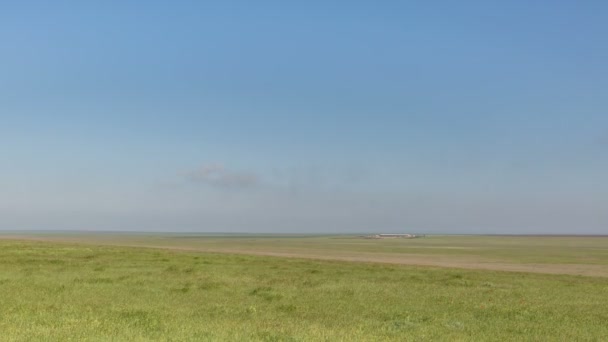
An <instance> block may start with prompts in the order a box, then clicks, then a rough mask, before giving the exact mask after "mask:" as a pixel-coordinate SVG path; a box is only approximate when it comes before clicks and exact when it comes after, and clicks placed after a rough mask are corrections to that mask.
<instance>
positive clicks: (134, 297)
mask: <svg viewBox="0 0 608 342" xmlns="http://www.w3.org/2000/svg"><path fill="white" fill-rule="evenodd" d="M470 238H471V239H472V240H466V239H465V240H463V241H460V242H459V241H456V242H453V243H452V246H449V245H446V246H445V247H453V245H458V246H462V245H463V244H465V245H466V244H467V243H468V244H471V246H473V245H475V246H478V245H484V246H487V245H488V243H490V248H491V247H492V246H491V245H492V241H491V240H492V239H494V244H497V245H499V244H500V243H499V242H496V239H500V238H498V237H494V238H484V237H479V239H482V240H483V239H486V240H485V243H483V241H478V240H476V238H477V237H470ZM55 239H56V240H57V241H54V240H53V241H27V240H3V239H0V334H1V337H0V339H1V340H2V341H32V340H44V341H83V340H93V341H99V340H114V341H126V340H128V341H138V340H139V341H144V340H167V341H205V340H208V341H214V340H231V341H391V340H393V341H404V340H406V341H407V340H412V341H418V340H445V341H455V340H460V341H505V340H531V341H547V340H551V341H574V340H588V341H605V340H607V339H608V324H606V322H608V303H607V301H606V298H608V278H607V277H604V276H602V275H600V276H594V277H591V276H577V275H566V274H562V275H556V274H539V273H517V272H503V271H494V270H474V269H459V268H441V267H423V266H413V265H400V264H387V263H376V262H349V261H343V260H313V259H306V258H298V257H291V258H284V257H277V256H264V255H244V254H231V253H227V252H226V251H228V250H229V249H230V248H236V246H241V247H243V246H244V245H247V246H249V247H248V248H249V250H256V249H263V248H269V246H270V247H272V246H275V247H276V248H277V249H278V250H291V251H293V250H294V249H295V250H297V249H298V248H304V247H302V244H304V245H306V243H307V240H306V239H308V243H310V241H315V240H316V241H317V242H319V241H322V240H324V241H325V243H326V245H323V243H321V244H320V245H318V246H317V250H316V252H315V253H320V252H319V250H321V251H323V250H327V251H328V252H327V253H328V254H330V255H331V252H329V251H331V250H334V251H335V253H338V254H340V253H353V251H356V250H362V253H368V254H373V253H400V252H399V251H397V252H394V251H393V250H398V249H399V248H400V247H399V246H402V245H407V244H414V246H435V247H437V246H438V245H442V244H444V243H446V244H447V240H449V238H445V237H438V238H437V239H436V240H434V241H433V239H432V238H428V239H426V240H425V239H419V240H390V241H389V240H358V239H346V240H344V241H350V242H352V243H354V244H355V246H353V245H352V244H351V245H348V246H350V247H346V246H347V244H346V243H345V244H344V246H343V247H342V250H341V249H340V248H330V247H328V246H330V245H331V244H332V243H335V242H336V241H338V242H339V241H342V240H339V239H333V238H330V237H302V238H291V239H288V238H276V237H257V238H246V237H233V238H226V237H223V238H220V237H210V238H209V241H215V242H216V244H215V245H213V246H214V248H219V249H223V250H224V252H222V253H213V252H208V251H206V252H201V251H197V250H184V249H166V248H163V249H157V248H141V247H126V246H110V245H108V244H110V243H111V242H112V241H113V242H112V243H118V241H122V243H124V244H130V245H136V244H137V243H136V241H139V243H140V244H141V245H146V246H148V245H153V244H154V240H155V239H156V240H161V242H162V243H160V242H158V241H157V245H159V246H165V247H166V246H169V245H172V244H174V245H176V246H178V247H180V246H181V247H183V246H190V247H192V246H199V248H202V249H203V247H204V246H203V247H201V245H205V244H207V243H210V242H208V241H207V240H206V239H205V238H204V237H196V238H192V237H184V236H180V237H176V236H172V237H162V236H160V237H158V236H157V237H153V236H143V237H142V236H131V237H117V236H106V237H105V240H104V238H99V237H96V238H95V237H91V236H87V237H86V238H85V237H79V238H78V239H81V240H82V241H80V242H75V241H73V240H74V237H71V239H72V240H70V238H66V237H64V241H59V240H61V239H60V238H58V237H56V238H55ZM87 239H88V240H87ZM129 239H131V240H129ZM247 239H253V241H250V242H249V243H247ZM256 239H257V240H256ZM505 239H506V240H503V242H502V245H501V246H502V248H503V249H501V248H500V246H496V249H497V253H496V255H490V258H495V259H496V260H502V261H505V260H506V261H508V260H511V262H512V263H523V264H525V263H527V262H534V263H539V262H545V263H546V264H547V265H550V264H551V263H559V265H561V264H565V263H568V262H570V263H574V264H575V265H577V264H578V263H582V262H583V261H587V260H589V262H590V263H591V264H593V263H596V264H597V265H599V266H601V265H600V264H601V262H602V260H605V259H602V258H604V257H605V256H606V254H605V252H606V250H605V249H602V247H601V246H602V244H604V243H605V242H604V240H605V239H604V240H602V239H601V238H599V240H593V239H591V238H586V240H585V238H580V239H582V240H584V243H583V242H580V241H579V243H571V244H573V246H571V248H575V249H576V250H577V251H578V254H577V253H575V252H574V251H569V250H567V251H566V252H564V253H565V255H569V254H568V253H571V257H570V258H566V257H561V258H560V256H559V253H557V252H556V253H555V254H552V253H551V252H550V251H552V250H553V249H554V248H557V247H556V246H555V244H556V242H555V240H550V239H549V241H548V242H544V243H545V244H547V246H546V248H547V251H549V252H548V254H547V258H546V259H544V260H542V258H540V255H538V251H537V249H538V247H537V248H530V247H528V248H522V247H521V244H517V243H514V244H512V243H511V240H510V239H512V238H505ZM84 240H86V241H88V243H83V241H84ZM110 240H111V241H110ZM456 240H458V238H456ZM545 240H547V239H545ZM93 241H98V242H99V243H97V244H93ZM180 241H181V242H180ZM222 241H223V242H222ZM539 241H540V240H539ZM560 241H562V240H560ZM566 242H567V240H563V241H562V242H560V244H562V245H567V243H566ZM100 244H106V245H100ZM222 244H224V245H222ZM382 244H384V245H385V246H384V247H383V246H382ZM511 244H512V248H515V249H516V250H518V249H519V250H520V253H519V254H520V256H519V258H518V257H517V255H518V253H516V252H514V251H509V248H508V246H509V245H511ZM264 246H266V247H264ZM577 246H578V247H577ZM210 247H211V246H209V248H210ZM243 248H244V247H243ZM403 248H404V249H406V248H405V247H403ZM563 248H565V249H568V247H563ZM581 248H582V249H581ZM419 249H421V250H422V252H420V253H422V255H423V256H424V255H426V254H425V253H428V255H430V256H432V255H436V254H437V253H438V250H440V248H419ZM344 250H346V252H345V251H344ZM446 250H447V251H455V252H454V256H455V257H463V255H461V254H462V253H464V252H463V251H466V249H457V248H456V249H450V248H447V249H446ZM524 250H529V251H528V254H526V253H523V252H522V251H524ZM336 251H337V252H336ZM390 251H393V252H390ZM584 251H588V254H585V253H584ZM412 253H413V252H412V251H408V253H407V255H411V254H412ZM446 253H449V252H446ZM459 253H460V254H459ZM470 253H473V252H471V251H470V250H469V255H467V254H466V253H465V255H464V257H468V258H471V257H473V256H474V257H476V258H480V256H479V255H473V256H471V255H470ZM477 253H478V254H481V257H483V256H484V255H485V253H491V250H490V251H486V250H485V249H484V250H482V251H478V252H477ZM448 256H449V255H448ZM565 259H567V260H565ZM493 260H494V259H493Z"/></svg>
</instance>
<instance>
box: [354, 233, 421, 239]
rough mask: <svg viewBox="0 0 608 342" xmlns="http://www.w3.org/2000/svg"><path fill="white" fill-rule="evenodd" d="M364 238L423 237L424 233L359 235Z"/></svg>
mask: <svg viewBox="0 0 608 342" xmlns="http://www.w3.org/2000/svg"><path fill="white" fill-rule="evenodd" d="M361 237H362V238H365V239H415V238H420V237H424V235H415V234H376V235H365V236H361Z"/></svg>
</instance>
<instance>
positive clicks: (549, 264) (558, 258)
mask: <svg viewBox="0 0 608 342" xmlns="http://www.w3.org/2000/svg"><path fill="white" fill-rule="evenodd" d="M0 237H2V235H0ZM4 237H5V238H9V237H12V238H18V239H37V240H44V241H58V242H66V241H67V242H80V243H88V244H96V245H120V246H140V247H152V248H166V249H176V250H184V251H203V252H216V253H231V254H234V253H238V254H249V255H267V256H280V257H295V258H309V259H321V260H342V261H357V262H380V263H392V264H407V265H421V266H440V267H453V268H465V269H487V270H503V271H517V272H535V273H551V274H571V275H588V276H603V277H608V237H581V236H429V237H425V238H420V239H386V240H370V239H361V238H358V237H356V236H307V235H301V236H285V235H283V236H279V235H225V236H214V235H205V234H91V233H88V234H29V235H27V236H20V235H15V234H13V235H6V234H5V235H4Z"/></svg>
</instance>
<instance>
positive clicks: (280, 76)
mask: <svg viewBox="0 0 608 342" xmlns="http://www.w3.org/2000/svg"><path fill="white" fill-rule="evenodd" d="M607 13H608V3H606V2H601V1H588V2H585V3H574V2H572V3H565V2H549V1H540V2H536V3H530V2H528V1H519V0H517V1H510V2H487V1H463V2H458V3H449V4H444V5H443V6H438V5H436V4H432V3H429V2H424V1H412V2H407V3H405V4H404V3H400V2H384V3H374V4H372V3H362V2H352V3H349V4H338V3H327V2H321V1H309V2H306V3H298V4H293V3H290V4H287V3H281V2H274V1H261V2H255V3H251V2H245V1H235V2H230V3H226V2H213V1H212V2H204V3H195V2H189V1H181V0H178V1H172V2H165V1H158V0H152V1H147V2H146V3H145V4H143V3H138V2H118V1H112V0H111V1H105V2H103V3H95V4H94V3H78V2H69V1H58V2H53V3H44V2H40V3H38V2H34V3H33V4H32V3H29V2H28V1H26V2H20V3H11V4H5V5H3V6H2V10H1V11H0V40H1V41H2V53H1V54H0V75H2V76H1V77H0V146H1V147H0V152H1V153H0V230H11V231H19V230H95V231H104V230H106V231H166V232H171V231H175V232H177V231H201V232H215V233H219V232H239V233H247V232H266V233H357V232H365V233H373V232H394V231H405V232H410V231H412V232H418V233H429V234H430V233H436V234H441V233H443V234H454V233H458V234H603V233H606V232H608V153H607V151H608V94H607V90H608V65H607V64H606V60H607V58H608V46H607V45H606V44H605V42H604V41H605V37H606V36H608V25H606V22H608V15H607Z"/></svg>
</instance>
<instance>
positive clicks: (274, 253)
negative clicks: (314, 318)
mask: <svg viewBox="0 0 608 342" xmlns="http://www.w3.org/2000/svg"><path fill="white" fill-rule="evenodd" d="M0 239H10V240H30V241H46V242H60V243H81V244H90V245H101V246H119V247H134V248H154V249H165V250H175V251H188V252H203V253H226V254H243V255H259V256H271V257H282V258H300V259H313V260H336V261H347V262H365V263H384V264H400V265H412V266H430V267H445V268H461V269H478V270H491V271H506V272H527V273H544V274H565V275H580V276H592V277H608V265H589V264H528V263H526V264H524V263H520V264H518V263H504V262H488V261H483V260H480V258H468V259H463V258H454V257H453V256H426V255H424V256H423V255H415V254H396V253H395V254H390V253H341V254H319V253H318V252H317V251H314V250H311V251H307V250H304V251H297V252H293V251H289V252H287V251H278V250H252V249H245V248H238V249H237V248H202V247H186V246H162V245H147V244H126V243H125V244H123V243H116V242H107V241H92V240H83V239H79V238H68V237H66V238H59V237H40V236H18V235H13V236H0Z"/></svg>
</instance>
